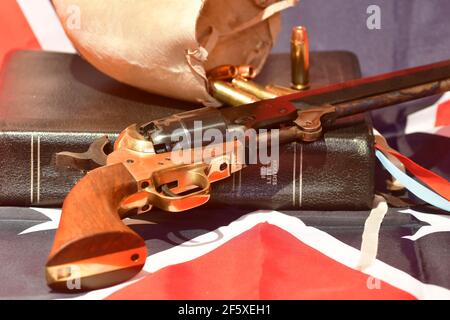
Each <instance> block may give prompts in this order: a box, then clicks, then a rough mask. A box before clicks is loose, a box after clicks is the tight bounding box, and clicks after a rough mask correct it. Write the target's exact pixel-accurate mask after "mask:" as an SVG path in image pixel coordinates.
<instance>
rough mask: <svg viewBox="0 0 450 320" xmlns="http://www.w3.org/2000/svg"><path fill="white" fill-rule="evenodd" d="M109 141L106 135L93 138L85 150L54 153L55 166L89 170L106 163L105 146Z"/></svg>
mask: <svg viewBox="0 0 450 320" xmlns="http://www.w3.org/2000/svg"><path fill="white" fill-rule="evenodd" d="M109 143H110V141H109V139H108V137H107V136H103V137H101V138H98V139H96V140H94V142H92V143H91V145H90V146H89V149H88V150H87V151H86V152H81V153H77V152H68V151H64V152H59V153H57V154H56V167H58V168H72V169H77V170H81V171H90V170H93V169H95V168H98V167H102V166H104V165H106V158H107V154H106V152H105V148H106V146H107V145H108V144H109Z"/></svg>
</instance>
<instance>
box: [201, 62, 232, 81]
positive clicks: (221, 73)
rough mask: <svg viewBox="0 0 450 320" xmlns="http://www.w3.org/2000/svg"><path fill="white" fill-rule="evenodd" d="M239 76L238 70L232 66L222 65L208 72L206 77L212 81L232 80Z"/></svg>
mask: <svg viewBox="0 0 450 320" xmlns="http://www.w3.org/2000/svg"><path fill="white" fill-rule="evenodd" d="M238 76H239V70H238V68H237V67H236V66H233V65H231V64H225V65H221V66H218V67H215V68H213V69H211V70H209V71H207V72H206V77H207V78H208V79H211V80H231V79H233V78H236V77H238Z"/></svg>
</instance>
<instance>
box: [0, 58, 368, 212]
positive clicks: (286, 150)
mask: <svg viewBox="0 0 450 320" xmlns="http://www.w3.org/2000/svg"><path fill="white" fill-rule="evenodd" d="M311 64H312V70H311V78H312V83H313V85H314V86H323V85H326V84H330V83H337V82H341V81H344V80H349V79H354V78H357V77H359V76H360V71H359V64H358V61H357V59H356V57H355V56H354V55H353V54H351V53H348V52H318V53H312V57H311ZM289 70H290V66H289V57H288V55H286V54H280V55H272V56H270V58H269V59H268V62H267V65H266V67H265V69H264V71H263V72H262V74H261V75H260V76H259V77H258V79H257V81H258V82H261V83H278V84H288V82H289V72H290V71H289ZM0 81H1V82H0V153H1V157H0V165H1V169H2V170H1V171H0V205H13V206H30V205H33V206H37V205H39V206H58V205H61V203H62V201H63V200H64V197H65V195H66V194H67V193H68V192H69V191H70V189H71V188H72V187H73V185H74V184H75V183H76V182H77V181H78V180H79V179H80V178H81V177H82V176H83V173H82V172H80V171H77V170H74V169H60V168H57V167H56V165H55V154H56V153H58V152H61V151H72V152H82V151H86V150H87V148H88V146H89V145H90V144H91V143H92V142H93V141H94V140H95V139H97V138H99V137H101V136H104V135H108V137H109V138H110V139H111V140H114V139H115V138H116V137H117V135H118V133H120V131H121V130H123V129H124V128H126V127H127V126H128V125H130V124H132V123H143V122H147V121H150V120H153V119H157V118H161V117H164V116H167V115H170V114H173V113H176V112H182V111H186V110H190V109H193V108H195V107H198V106H195V105H192V104H190V103H187V102H183V101H176V100H172V99H168V98H164V97H161V96H156V95H152V94H149V93H146V92H143V91H140V90H138V89H135V88H132V87H129V86H127V85H124V84H121V83H119V82H117V81H115V80H113V79H111V78H109V77H107V76H105V75H103V74H102V73H100V72H98V71H97V70H95V69H94V68H93V67H91V66H90V65H89V64H88V63H86V62H85V61H84V60H83V59H82V58H80V57H79V56H77V55H71V54H62V53H51V52H37V51H36V52H34V51H17V52H15V53H13V54H12V55H10V56H9V58H8V59H7V60H6V61H5V63H4V65H3V69H2V71H1V78H0ZM180 90H183V88H182V87H181V88H180ZM280 152H281V157H280V164H279V167H280V171H279V172H278V173H277V175H275V176H273V175H270V172H267V169H265V168H263V167H260V166H249V167H247V168H245V169H244V170H243V171H242V172H240V173H237V174H235V175H234V176H233V177H232V178H231V179H228V180H226V181H223V182H220V183H217V184H214V185H213V190H212V194H213V195H212V198H211V202H212V203H211V205H224V204H232V205H235V206H246V207H254V208H261V209H262V208H273V209H294V208H299V207H301V208H304V209H335V210H337V209H366V208H367V207H369V206H370V205H371V202H372V199H373V192H374V191H373V167H374V157H373V150H372V136H371V134H370V130H369V125H368V123H367V121H366V120H365V119H364V118H363V117H358V118H353V119H352V120H349V121H347V123H346V124H344V125H340V126H339V127H337V128H335V129H333V130H330V131H329V132H327V133H326V135H325V139H323V140H321V141H317V142H314V143H311V144H299V143H296V144H290V145H286V146H283V147H282V148H281V150H280Z"/></svg>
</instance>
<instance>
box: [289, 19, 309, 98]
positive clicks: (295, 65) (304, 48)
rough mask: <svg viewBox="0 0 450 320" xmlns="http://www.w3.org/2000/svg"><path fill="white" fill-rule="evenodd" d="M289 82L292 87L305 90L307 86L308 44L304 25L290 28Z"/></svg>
mask: <svg viewBox="0 0 450 320" xmlns="http://www.w3.org/2000/svg"><path fill="white" fill-rule="evenodd" d="M291 82H292V88H293V89H296V90H305V89H308V88H309V44H308V33H307V30H306V28H305V27H303V26H298V27H294V28H293V29H292V36H291Z"/></svg>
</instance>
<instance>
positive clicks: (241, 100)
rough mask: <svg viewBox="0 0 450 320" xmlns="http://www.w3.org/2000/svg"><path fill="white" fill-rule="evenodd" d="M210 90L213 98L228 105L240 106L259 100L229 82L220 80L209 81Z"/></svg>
mask: <svg viewBox="0 0 450 320" xmlns="http://www.w3.org/2000/svg"><path fill="white" fill-rule="evenodd" d="M210 92H211V95H212V96H213V97H214V98H216V99H217V100H219V101H220V102H222V103H225V104H228V105H230V106H240V105H243V104H248V103H253V102H257V101H259V100H260V99H258V98H257V97H255V96H254V95H252V94H250V93H247V92H244V91H242V90H239V89H237V88H235V87H233V86H232V85H231V84H230V83H227V82H224V81H221V80H214V81H210Z"/></svg>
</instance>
